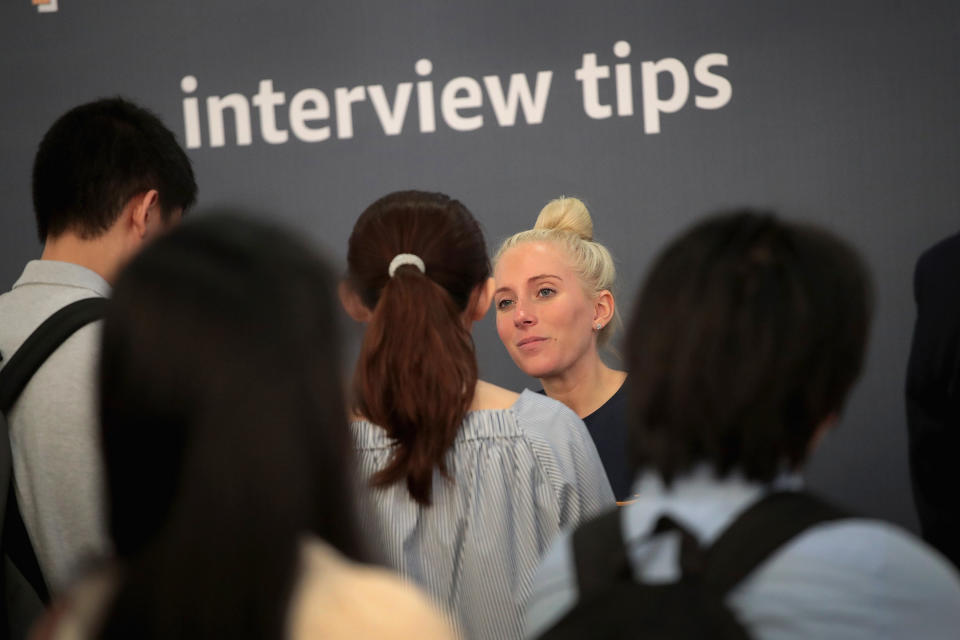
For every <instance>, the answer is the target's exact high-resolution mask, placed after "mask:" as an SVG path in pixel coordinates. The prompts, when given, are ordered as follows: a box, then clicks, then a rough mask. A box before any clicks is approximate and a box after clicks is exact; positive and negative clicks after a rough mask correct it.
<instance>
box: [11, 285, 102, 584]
mask: <svg viewBox="0 0 960 640" xmlns="http://www.w3.org/2000/svg"><path fill="white" fill-rule="evenodd" d="M106 306H107V300H106V298H99V297H97V298H84V299H82V300H77V301H76V302H73V303H70V304H68V305H67V306H65V307H63V308H61V309H60V310H58V311H57V312H55V313H54V314H53V315H51V316H50V317H49V318H47V319H46V320H45V321H44V322H43V323H42V324H41V325H40V326H39V327H37V329H36V330H35V331H34V332H33V333H31V334H30V336H29V337H28V338H27V339H26V340H25V341H24V343H23V345H22V346H21V347H20V348H19V349H17V351H16V353H14V354H13V356H12V357H11V358H10V361H9V362H7V364H6V366H4V367H3V369H0V413H3V414H4V416H6V415H7V413H8V412H9V411H10V408H11V407H12V406H13V404H14V403H15V402H16V400H17V398H18V397H19V396H20V393H21V392H22V391H23V389H24V387H26V386H27V383H28V382H29V381H30V378H32V377H33V374H34V373H36V371H37V369H39V368H40V365H42V364H43V363H44V362H45V361H46V360H47V358H48V357H49V356H50V354H52V353H53V352H54V351H56V349H57V348H58V347H59V346H60V345H61V344H63V342H64V341H65V340H66V339H67V338H69V337H70V336H71V335H73V334H74V333H75V332H76V331H77V330H78V329H80V328H81V327H83V326H86V325H87V324H89V323H91V322H93V321H94V320H98V319H100V318H102V317H103V315H104V313H105V311H106ZM12 478H13V455H12V451H11V449H10V433H9V432H8V430H7V421H6V419H5V418H3V419H0V513H2V514H3V523H2V524H3V530H2V531H3V533H2V535H3V549H4V552H5V553H6V555H7V557H8V558H9V559H10V561H11V562H12V563H13V564H14V566H16V568H17V570H19V571H20V573H21V574H22V575H23V577H24V578H26V580H27V581H28V582H29V583H30V585H31V586H32V587H33V589H34V590H35V591H36V592H37V595H38V596H39V597H40V599H41V600H42V601H43V602H45V603H46V602H49V600H50V594H49V591H48V589H47V584H46V581H45V580H44V578H43V573H42V571H41V570H40V564H39V563H38V562H37V556H36V553H35V552H34V550H33V546H32V545H31V544H30V538H29V536H28V535H27V529H26V527H25V526H24V523H23V517H22V516H21V514H20V509H19V506H18V505H17V499H16V495H15V492H14V487H13V482H12ZM2 561H3V560H2V558H0V562H2Z"/></svg>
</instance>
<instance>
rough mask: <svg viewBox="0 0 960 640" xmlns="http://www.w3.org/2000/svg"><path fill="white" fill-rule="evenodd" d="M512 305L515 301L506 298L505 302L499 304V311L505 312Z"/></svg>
mask: <svg viewBox="0 0 960 640" xmlns="http://www.w3.org/2000/svg"><path fill="white" fill-rule="evenodd" d="M511 304H513V300H511V299H509V298H504V299H503V300H501V301H500V302H498V303H497V311H504V310H506V308H507V307H509V306H510V305H511Z"/></svg>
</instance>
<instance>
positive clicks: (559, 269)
mask: <svg viewBox="0 0 960 640" xmlns="http://www.w3.org/2000/svg"><path fill="white" fill-rule="evenodd" d="M494 278H495V280H496V291H495V293H494V297H493V302H494V306H495V308H496V310H497V333H498V334H499V335H500V340H502V341H503V344H504V346H506V348H507V351H508V352H509V353H510V356H511V357H512V358H513V361H514V362H515V363H516V364H517V366H518V367H520V369H522V370H523V371H524V373H526V374H527V375H531V376H534V377H536V378H548V377H552V376H556V375H562V374H563V373H564V372H566V371H567V370H568V369H570V368H571V367H572V366H573V365H575V364H577V363H578V362H579V361H580V360H581V358H583V357H584V356H585V355H587V354H590V353H594V352H596V334H595V333H594V331H593V323H594V318H595V315H596V312H595V308H594V304H593V301H592V300H591V299H590V298H589V297H588V296H587V293H586V292H585V291H584V289H583V285H582V284H581V283H580V278H579V277H578V275H577V274H576V272H575V271H574V270H573V268H572V267H571V265H570V261H569V259H568V258H567V256H566V254H565V253H564V250H563V249H562V248H560V247H558V246H556V245H555V244H553V243H551V242H524V243H522V244H519V245H517V246H515V247H513V248H511V249H508V250H507V251H505V252H504V253H503V255H501V256H500V260H499V261H498V262H497V267H496V270H495V271H494Z"/></svg>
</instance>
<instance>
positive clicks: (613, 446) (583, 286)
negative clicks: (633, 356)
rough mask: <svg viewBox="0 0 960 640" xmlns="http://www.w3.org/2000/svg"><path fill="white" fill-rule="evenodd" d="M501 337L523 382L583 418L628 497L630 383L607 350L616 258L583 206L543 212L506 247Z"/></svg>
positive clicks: (498, 295)
mask: <svg viewBox="0 0 960 640" xmlns="http://www.w3.org/2000/svg"><path fill="white" fill-rule="evenodd" d="M495 263H496V265H495V268H494V278H495V280H496V289H495V293H494V304H495V306H496V310H497V333H498V334H499V335H500V339H501V340H502V341H503V344H504V346H505V347H506V348H507V351H508V352H509V353H510V356H511V357H512V358H513V361H514V362H515V363H516V364H517V366H518V367H520V369H522V370H523V371H524V373H526V374H528V375H531V376H533V377H535V378H539V380H540V383H541V384H542V385H543V391H544V393H546V395H548V396H549V397H551V398H554V399H556V400H559V401H560V402H563V403H564V404H565V405H567V406H568V407H570V408H571V409H572V410H573V411H574V412H575V413H576V414H577V415H578V416H580V417H581V418H582V419H583V421H584V423H586V425H587V429H588V430H589V431H590V435H591V436H592V437H593V441H594V444H596V446H597V451H598V452H599V454H600V459H601V460H602V461H603V465H604V468H605V469H606V472H607V476H608V477H609V479H610V484H611V486H612V487H613V492H614V494H615V495H616V497H617V498H618V499H623V498H626V497H627V496H628V495H629V492H630V484H631V482H632V480H633V472H632V470H631V468H630V465H629V463H628V461H627V452H626V451H627V442H626V439H627V435H626V434H627V420H626V394H625V391H624V386H623V382H624V380H626V377H627V374H626V372H624V371H619V370H617V369H614V368H612V367H610V366H608V365H607V364H606V363H605V362H604V361H603V359H602V358H601V357H600V348H601V347H602V346H603V345H604V344H606V342H607V341H608V340H609V339H610V336H611V334H612V332H613V324H615V322H614V321H615V319H616V318H617V309H616V301H615V299H614V294H613V288H614V281H615V279H616V268H615V267H614V264H613V257H612V256H611V255H610V252H609V251H608V250H607V249H606V247H604V246H603V245H601V244H599V243H597V242H595V241H594V240H593V221H592V220H591V218H590V212H589V211H588V210H587V207H586V206H585V205H584V204H583V202H581V201H580V200H579V199H577V198H567V197H561V198H557V199H556V200H553V201H551V202H549V203H548V204H547V206H545V207H544V208H543V210H541V211H540V215H539V216H538V218H537V222H536V224H535V225H534V227H533V229H530V230H527V231H521V232H520V233H517V234H515V235H513V236H511V237H510V238H507V240H506V241H504V243H503V244H502V245H501V247H500V250H499V251H498V252H497V255H496V258H495Z"/></svg>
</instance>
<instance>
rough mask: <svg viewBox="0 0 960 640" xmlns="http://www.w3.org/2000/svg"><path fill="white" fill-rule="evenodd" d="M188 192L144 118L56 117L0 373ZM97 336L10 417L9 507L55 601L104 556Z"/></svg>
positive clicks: (86, 109) (56, 361)
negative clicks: (34, 244) (12, 496)
mask: <svg viewBox="0 0 960 640" xmlns="http://www.w3.org/2000/svg"><path fill="white" fill-rule="evenodd" d="M196 193H197V185H196V183H195V182H194V177H193V171H192V169H191V167H190V161H189V160H188V158H187V156H186V154H184V152H183V150H182V149H181V148H180V146H179V145H178V144H177V141H176V139H175V138H174V136H173V134H172V133H171V132H170V131H169V130H168V129H167V128H166V127H165V126H164V125H163V123H162V122H161V121H160V120H159V119H158V118H157V117H156V116H155V115H153V114H152V113H150V112H149V111H147V110H145V109H142V108H140V107H138V106H136V105H134V104H132V103H130V102H128V101H126V100H123V99H120V98H112V99H104V100H99V101H97V102H92V103H89V104H84V105H82V106H79V107H76V108H74V109H71V110H70V111H68V112H67V113H66V114H64V115H63V116H61V117H60V118H59V119H58V120H57V121H56V122H55V123H54V124H53V126H52V127H51V128H50V130H49V131H47V133H46V135H45V136H44V137H43V140H42V141H41V143H40V146H39V149H38V151H37V154H36V158H35V160H34V166H33V204H34V212H35V214H36V224H37V232H38V234H39V237H40V241H41V242H42V243H43V253H42V255H41V256H40V259H39V260H32V261H30V262H28V263H27V265H26V267H25V268H24V270H23V274H22V275H21V276H20V278H19V279H18V280H17V281H16V283H14V285H13V289H12V290H11V291H10V292H8V293H5V294H3V295H2V296H0V353H2V355H3V361H0V366H3V365H4V364H6V363H7V362H9V360H10V357H11V356H12V355H13V353H14V352H15V351H16V350H17V349H18V348H19V347H20V345H21V344H22V343H23V342H24V340H25V339H26V338H27V336H28V335H30V334H31V333H32V332H33V330H34V329H36V328H37V327H38V326H39V325H40V324H41V323H42V322H43V321H44V320H46V319H47V318H48V317H49V316H51V315H52V314H53V313H54V312H56V311H58V310H59V309H61V308H63V307H65V306H66V305H68V304H69V303H72V302H74V301H77V300H80V299H83V298H91V297H106V296H109V294H110V285H111V283H112V282H113V280H114V278H115V277H116V275H117V272H118V271H119V270H120V268H121V267H122V265H123V264H124V263H126V261H127V260H129V259H130V257H131V256H133V255H134V254H135V253H136V252H137V251H138V250H139V249H140V248H141V247H142V246H143V245H144V244H145V243H147V242H148V241H149V240H151V239H153V238H154V237H156V236H157V235H159V234H160V233H161V232H162V231H164V230H165V229H167V228H169V227H170V226H172V225H173V224H175V223H176V222H177V221H178V220H179V219H180V217H181V215H182V214H183V211H184V210H185V209H186V208H187V207H189V206H190V205H191V204H193V202H194V200H195V199H196ZM99 332H100V323H99V322H95V323H93V324H90V325H87V326H85V327H83V328H81V329H79V330H78V331H77V332H76V333H74V334H73V335H72V336H71V337H70V338H68V339H67V340H66V342H64V343H63V345H62V346H60V348H59V349H57V350H56V351H55V352H54V353H53V354H52V355H51V356H50V357H49V358H48V359H47V360H46V361H45V363H44V364H43V365H42V366H41V367H40V369H39V370H38V371H37V373H36V374H35V375H34V376H33V377H32V378H31V380H30V382H29V383H28V384H27V386H26V388H25V389H24V391H23V393H22V394H21V395H20V397H19V400H18V401H17V402H16V404H15V405H14V406H13V409H12V411H11V412H10V414H9V415H8V422H9V425H10V438H11V442H12V449H13V470H14V478H15V483H14V484H15V486H16V498H17V501H18V503H19V506H20V510H21V512H22V515H23V520H24V523H25V525H26V529H27V531H28V533H29V536H30V539H31V540H32V542H33V546H34V548H35V551H36V554H37V559H38V561H39V565H40V569H41V570H42V573H43V576H44V578H45V579H46V582H47V585H48V586H49V588H50V590H51V591H53V592H54V593H55V592H56V591H58V590H60V589H61V588H62V587H63V586H64V585H66V584H67V583H68V581H69V580H70V579H71V576H72V574H73V571H74V569H75V568H76V567H75V565H76V564H77V563H78V562H79V561H82V560H83V559H84V558H85V557H87V556H91V555H99V554H101V553H103V552H104V551H105V550H106V548H107V537H106V533H105V531H104V530H103V524H102V522H103V520H104V514H103V507H102V501H103V500H102V496H101V493H102V489H101V485H102V469H101V464H100V459H99V453H98V452H97V451H96V439H97V437H96V414H95V405H94V383H95V367H94V364H95V361H96V354H97V350H98V347H99V345H98V338H99Z"/></svg>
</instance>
